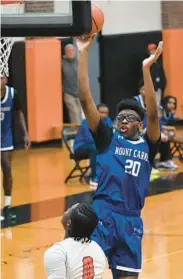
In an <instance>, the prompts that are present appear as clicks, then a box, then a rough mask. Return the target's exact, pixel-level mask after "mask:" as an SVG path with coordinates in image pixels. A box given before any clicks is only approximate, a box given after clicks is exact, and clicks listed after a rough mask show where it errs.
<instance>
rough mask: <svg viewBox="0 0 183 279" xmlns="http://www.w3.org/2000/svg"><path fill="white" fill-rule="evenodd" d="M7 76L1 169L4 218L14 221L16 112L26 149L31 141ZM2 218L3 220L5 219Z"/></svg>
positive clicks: (3, 89) (3, 95)
mask: <svg viewBox="0 0 183 279" xmlns="http://www.w3.org/2000/svg"><path fill="white" fill-rule="evenodd" d="M6 84H7V78H6V76H2V77H1V114H0V117H1V145H0V150H1V168H2V172H3V188H4V217H5V218H6V219H10V220H13V219H15V217H16V216H15V215H14V214H13V212H12V211H11V207H10V206H11V193H12V172H11V159H12V150H13V148H14V147H13V135H12V124H13V123H12V121H13V114H14V111H16V113H17V117H18V120H19V123H20V125H21V127H22V130H23V132H24V141H25V147H26V148H29V146H30V141H29V138H28V133H27V128H26V124H25V118H24V114H23V112H22V108H21V104H20V100H19V98H18V94H17V91H16V90H15V89H14V88H12V87H9V86H7V85H6ZM4 217H3V216H1V220H3V219H4Z"/></svg>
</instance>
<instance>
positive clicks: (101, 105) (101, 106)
mask: <svg viewBox="0 0 183 279" xmlns="http://www.w3.org/2000/svg"><path fill="white" fill-rule="evenodd" d="M99 108H108V106H107V105H106V104H103V103H100V104H98V105H97V110H99Z"/></svg>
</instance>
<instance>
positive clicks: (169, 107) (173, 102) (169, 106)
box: [163, 96, 177, 112]
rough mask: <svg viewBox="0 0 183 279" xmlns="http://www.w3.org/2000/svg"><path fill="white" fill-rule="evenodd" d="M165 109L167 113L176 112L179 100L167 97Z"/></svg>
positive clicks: (164, 100)
mask: <svg viewBox="0 0 183 279" xmlns="http://www.w3.org/2000/svg"><path fill="white" fill-rule="evenodd" d="M163 108H164V109H165V110H166V111H169V112H170V111H174V110H176V108H177V99H176V98H175V97H173V96H166V97H165V98H164V99H163Z"/></svg>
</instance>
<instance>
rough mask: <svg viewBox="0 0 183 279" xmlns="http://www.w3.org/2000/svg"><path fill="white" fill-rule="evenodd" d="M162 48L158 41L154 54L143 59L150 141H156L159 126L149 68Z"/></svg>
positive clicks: (158, 136)
mask: <svg viewBox="0 0 183 279" xmlns="http://www.w3.org/2000/svg"><path fill="white" fill-rule="evenodd" d="M162 50H163V43H162V42H160V43H159V45H158V48H157V50H156V52H155V54H152V55H151V56H150V57H149V58H147V59H145V60H144V61H143V67H142V68H143V77H144V86H145V94H146V108H147V136H148V138H149V140H150V141H152V142H156V141H158V140H159V139H160V127H159V119H158V109H157V103H156V93H155V91H154V86H153V82H152V78H151V73H150V68H151V66H152V64H153V63H154V62H156V60H157V59H158V58H159V56H160V55H161V53H162Z"/></svg>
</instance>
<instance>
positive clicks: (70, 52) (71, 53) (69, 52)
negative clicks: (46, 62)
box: [65, 44, 76, 60]
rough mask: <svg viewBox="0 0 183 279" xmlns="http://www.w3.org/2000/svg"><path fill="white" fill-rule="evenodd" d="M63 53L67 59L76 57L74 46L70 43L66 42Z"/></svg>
mask: <svg viewBox="0 0 183 279" xmlns="http://www.w3.org/2000/svg"><path fill="white" fill-rule="evenodd" d="M65 55H66V57H67V59H69V60H73V59H74V58H75V57H76V48H75V47H74V45H72V44H67V45H66V46H65Z"/></svg>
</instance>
